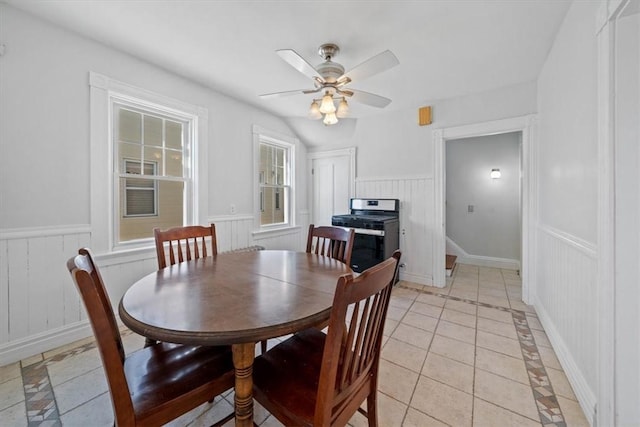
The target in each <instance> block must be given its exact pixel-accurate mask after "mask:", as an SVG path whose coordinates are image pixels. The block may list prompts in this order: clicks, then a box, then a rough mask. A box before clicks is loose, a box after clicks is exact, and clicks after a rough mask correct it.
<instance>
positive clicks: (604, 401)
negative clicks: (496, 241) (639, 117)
mask: <svg viewBox="0 0 640 427" xmlns="http://www.w3.org/2000/svg"><path fill="white" fill-rule="evenodd" d="M629 3H630V0H609V1H607V0H601V2H600V9H599V13H598V16H597V18H596V19H597V21H596V28H595V33H596V34H597V38H598V42H597V43H598V63H597V65H598V73H597V83H598V170H599V173H598V232H597V233H598V234H597V235H598V252H597V255H598V259H597V269H598V274H597V278H598V289H597V293H598V294H597V298H598V331H597V333H598V350H597V351H598V385H597V387H598V388H597V407H596V417H595V419H594V424H593V425H598V426H609V425H615V423H616V391H615V390H616V387H615V385H616V375H617V372H616V371H617V370H616V366H615V357H616V340H615V336H616V324H615V306H616V301H615V292H616V281H615V276H616V275H615V179H614V177H615V155H614V150H615V138H614V128H615V116H614V113H615V108H614V106H615V98H614V96H615V56H614V53H615V42H616V37H615V27H616V25H615V24H616V20H617V19H618V17H619V15H620V13H621V12H622V10H623V9H624V8H625V7H626V6H627V5H628V4H629ZM631 327H632V326H631Z"/></svg>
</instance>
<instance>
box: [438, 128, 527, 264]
mask: <svg viewBox="0 0 640 427" xmlns="http://www.w3.org/2000/svg"><path fill="white" fill-rule="evenodd" d="M521 145H522V132H510V133H504V134H496V135H485V136H478V137H470V138H461V139H450V140H447V141H446V143H445V236H446V254H447V257H446V260H447V276H449V275H450V274H449V271H450V269H449V268H450V267H451V265H450V264H451V260H452V257H455V262H457V263H463V264H471V265H477V266H484V267H494V268H503V269H509V270H515V271H519V270H520V263H521V252H522V251H521V246H522V209H521V203H522V198H521V194H522V191H521V179H520V178H521V163H522V161H521Z"/></svg>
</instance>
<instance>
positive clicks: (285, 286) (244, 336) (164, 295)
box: [119, 250, 351, 426]
mask: <svg viewBox="0 0 640 427" xmlns="http://www.w3.org/2000/svg"><path fill="white" fill-rule="evenodd" d="M345 273H351V269H350V268H349V267H348V266H347V265H345V264H343V263H341V262H340V261H337V260H335V259H332V258H328V257H324V256H320V255H315V254H309V253H304V252H292V251H272V250H267V251H255V252H230V253H220V254H218V255H215V256H212V257H204V258H199V259H196V260H192V261H186V262H182V263H178V264H175V265H172V266H169V267H167V268H164V269H161V270H158V271H157V272H154V273H151V274H149V275H147V276H145V277H143V278H142V279H140V280H138V281H137V282H135V283H134V284H133V285H132V286H131V287H130V288H129V289H128V290H127V291H126V292H125V294H124V296H123V297H122V300H121V301H120V305H119V313H120V318H121V319H122V322H123V323H124V324H125V325H126V326H127V327H129V328H130V329H131V330H132V331H134V332H136V333H138V334H140V335H143V336H145V337H148V338H152V339H155V340H159V341H164V342H172V343H180V344H192V345H193V344H195V345H231V347H232V350H233V364H234V367H235V377H236V380H235V416H236V425H237V426H245V425H253V394H252V389H253V380H252V367H253V359H254V356H255V344H256V343H257V342H259V341H262V340H265V339H269V338H275V337H279V336H283V335H287V334H290V333H294V332H297V331H300V330H303V329H306V328H309V327H313V326H315V325H318V324H320V323H322V322H324V321H326V320H327V319H329V315H330V312H331V306H332V303H333V295H334V291H335V287H336V283H337V280H338V277H339V276H340V275H342V274H345Z"/></svg>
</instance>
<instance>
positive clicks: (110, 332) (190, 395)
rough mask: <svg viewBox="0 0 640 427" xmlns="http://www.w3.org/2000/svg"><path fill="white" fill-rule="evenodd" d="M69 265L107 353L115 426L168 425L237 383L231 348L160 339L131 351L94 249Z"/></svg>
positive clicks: (83, 251) (103, 355) (105, 363)
mask: <svg viewBox="0 0 640 427" xmlns="http://www.w3.org/2000/svg"><path fill="white" fill-rule="evenodd" d="M67 267H68V269H69V272H70V273H71V276H72V277H73V280H74V282H75V284H76V286H77V288H78V291H79V293H80V296H81V297H82V300H83V302H84V305H85V307H86V309H87V315H88V317H89V321H90V323H91V327H92V329H93V334H94V336H95V339H96V342H97V346H98V350H99V352H100V357H101V358H102V364H103V367H104V370H105V373H106V377H107V383H108V385H109V391H110V394H111V404H112V407H113V413H114V425H115V426H142V425H145V426H148V425H155V426H159V425H162V424H165V423H167V422H168V421H171V420H173V419H175V418H177V417H179V416H180V415H182V414H184V413H186V412H188V411H190V410H192V409H193V408H196V407H197V406H199V405H201V404H203V403H205V402H207V401H211V400H212V396H218V395H220V394H222V393H224V392H225V391H227V390H229V389H230V388H232V387H233V386H234V382H235V377H234V369H233V361H232V355H231V351H230V349H229V347H198V346H190V345H177V344H168V343H158V344H155V345H153V346H151V347H146V348H143V349H142V350H138V351H136V352H134V353H132V354H129V355H128V356H126V355H125V352H124V347H123V345H122V338H121V336H120V331H119V329H118V325H117V323H116V319H115V316H114V313H113V308H112V306H111V302H110V301H109V296H108V295H107V292H106V289H105V287H104V283H103V281H102V276H101V275H100V272H99V271H98V268H97V266H96V264H95V262H94V260H93V257H92V255H91V251H90V250H89V249H86V248H83V249H80V250H79V255H77V256H75V257H73V258H71V259H70V260H69V261H68V262H67ZM232 417H233V414H231V415H230V416H227V417H226V418H225V419H223V420H221V421H220V422H219V424H217V425H222V424H224V423H225V422H227V421H228V420H230V419H231V418H232Z"/></svg>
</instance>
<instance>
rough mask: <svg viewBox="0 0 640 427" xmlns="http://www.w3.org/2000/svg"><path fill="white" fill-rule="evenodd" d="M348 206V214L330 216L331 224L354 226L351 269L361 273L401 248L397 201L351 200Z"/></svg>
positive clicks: (398, 203) (398, 202) (398, 205)
mask: <svg viewBox="0 0 640 427" xmlns="http://www.w3.org/2000/svg"><path fill="white" fill-rule="evenodd" d="M349 207H350V210H351V213H350V214H348V215H334V216H332V217H331V224H332V225H334V226H338V227H347V228H353V229H355V240H354V242H353V253H352V255H351V269H352V270H353V271H356V272H358V273H361V272H362V271H364V270H366V269H367V268H369V267H372V266H374V265H376V264H378V263H379V262H381V261H384V260H385V259H387V258H389V257H390V256H391V255H392V254H393V251H395V250H396V249H399V248H400V225H399V220H398V218H399V216H400V201H399V200H398V199H351V201H350V202H349Z"/></svg>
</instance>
